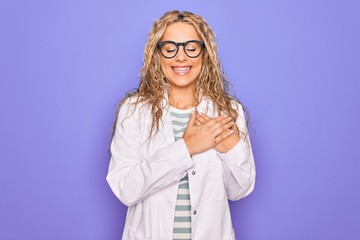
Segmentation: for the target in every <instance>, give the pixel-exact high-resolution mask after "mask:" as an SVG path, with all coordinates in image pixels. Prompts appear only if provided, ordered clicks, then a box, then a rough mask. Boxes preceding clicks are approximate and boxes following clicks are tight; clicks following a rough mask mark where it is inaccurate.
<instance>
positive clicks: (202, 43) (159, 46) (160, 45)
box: [157, 40, 205, 58]
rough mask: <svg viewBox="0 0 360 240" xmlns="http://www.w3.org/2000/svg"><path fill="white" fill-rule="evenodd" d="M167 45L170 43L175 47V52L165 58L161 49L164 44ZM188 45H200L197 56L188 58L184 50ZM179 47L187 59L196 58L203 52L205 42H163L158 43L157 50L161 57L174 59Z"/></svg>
mask: <svg viewBox="0 0 360 240" xmlns="http://www.w3.org/2000/svg"><path fill="white" fill-rule="evenodd" d="M167 43H172V44H174V45H175V46H176V52H175V54H174V56H172V57H167V56H165V55H164V53H163V52H162V51H161V47H162V46H163V45H164V44H167ZM189 43H198V44H199V45H200V47H201V49H200V52H199V54H198V55H196V56H193V57H192V56H189V55H188V54H187V52H186V50H185V47H186V45H187V44H189ZM179 46H183V50H184V53H185V54H186V56H188V57H189V58H197V57H198V56H200V54H201V53H202V51H203V49H204V47H205V42H204V41H199V40H189V41H186V42H174V41H163V42H159V43H158V44H157V48H158V49H159V51H160V53H161V55H163V57H164V58H174V57H175V56H176V54H177V53H178V52H179Z"/></svg>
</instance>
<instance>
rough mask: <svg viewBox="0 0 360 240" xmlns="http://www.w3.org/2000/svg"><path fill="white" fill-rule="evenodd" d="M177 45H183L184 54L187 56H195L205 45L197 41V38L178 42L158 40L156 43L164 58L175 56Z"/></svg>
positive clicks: (177, 49)
mask: <svg viewBox="0 0 360 240" xmlns="http://www.w3.org/2000/svg"><path fill="white" fill-rule="evenodd" d="M179 46H183V48H184V52H185V54H186V56H188V57H189V58H196V57H198V56H199V55H200V54H201V52H202V50H203V48H204V46H205V43H204V42H203V41H198V40H190V41H187V42H178V43H176V42H173V41H164V42H159V43H158V45H157V47H158V49H159V50H160V52H161V54H162V55H163V56H164V57H165V58H173V57H175V56H176V54H177V53H178V51H179Z"/></svg>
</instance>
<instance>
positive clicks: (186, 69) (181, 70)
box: [174, 67, 190, 72]
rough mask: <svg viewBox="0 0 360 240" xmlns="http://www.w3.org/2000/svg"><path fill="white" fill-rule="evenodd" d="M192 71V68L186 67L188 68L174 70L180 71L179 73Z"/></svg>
mask: <svg viewBox="0 0 360 240" xmlns="http://www.w3.org/2000/svg"><path fill="white" fill-rule="evenodd" d="M189 69H190V67H186V68H174V70H175V71H179V72H185V71H188V70H189Z"/></svg>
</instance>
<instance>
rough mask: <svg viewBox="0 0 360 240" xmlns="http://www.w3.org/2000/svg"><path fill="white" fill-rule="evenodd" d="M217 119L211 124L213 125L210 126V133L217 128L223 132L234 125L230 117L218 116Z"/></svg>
mask: <svg viewBox="0 0 360 240" xmlns="http://www.w3.org/2000/svg"><path fill="white" fill-rule="evenodd" d="M218 118H219V119H218V120H217V122H215V123H213V125H210V126H211V130H210V131H211V132H214V131H217V130H218V129H219V128H221V129H222V131H223V130H225V129H226V128H230V127H232V125H233V124H234V122H232V121H231V118H230V117H225V116H219V117H218ZM223 126H225V128H223ZM216 135H217V134H216Z"/></svg>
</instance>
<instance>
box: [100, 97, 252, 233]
mask: <svg viewBox="0 0 360 240" xmlns="http://www.w3.org/2000/svg"><path fill="white" fill-rule="evenodd" d="M131 101H133V100H131V99H130V100H127V101H126V102H125V104H123V106H122V107H121V109H120V111H119V115H118V120H117V126H116V131H115V135H114V138H113V140H112V143H111V154H112V156H111V160H110V166H109V172H108V175H107V178H106V179H107V181H108V183H109V185H110V187H111V189H112V191H113V192H114V194H115V195H116V196H117V197H118V198H119V199H120V201H121V202H122V203H123V204H125V205H127V206H128V211H127V216H126V222H125V227H124V232H123V236H122V239H123V240H171V239H172V235H173V223H174V213H175V202H176V196H177V190H178V185H179V180H180V179H181V178H182V177H184V176H185V175H186V173H188V176H189V188H190V198H191V199H190V200H191V208H192V210H191V212H192V216H191V221H192V223H191V227H192V238H191V239H192V240H234V239H235V235H234V231H233V227H232V223H231V216H230V211H229V205H228V199H230V200H238V199H240V198H243V197H245V196H247V195H248V194H249V193H251V192H252V190H253V188H254V183H255V165H254V158H253V153H252V150H251V145H250V139H249V138H248V139H246V140H245V139H243V138H242V139H241V140H240V141H239V143H237V145H235V146H234V147H233V148H232V149H231V150H229V151H228V152H227V153H218V152H216V151H215V150H214V149H210V150H208V151H205V152H203V153H201V154H196V155H194V156H192V157H191V156H190V155H189V152H188V150H187V147H186V145H185V143H184V141H183V139H180V140H178V141H176V142H175V140H174V134H173V128H172V122H171V117H170V112H169V111H168V109H167V108H166V107H165V110H164V115H163V118H162V123H161V122H160V131H159V133H157V134H156V135H154V136H153V137H152V139H151V140H150V139H148V136H149V131H150V126H151V120H152V118H151V112H150V110H149V109H148V108H147V107H146V106H145V105H142V104H138V106H137V107H136V109H135V113H134V114H132V115H130V114H129V112H131V110H130V111H129V109H131V107H130V108H129V102H131ZM238 107H239V108H238V109H239V110H238V111H239V117H238V121H237V124H238V127H239V129H241V130H242V131H247V128H246V124H245V120H244V113H243V110H242V107H241V105H240V104H238ZM198 111H206V112H207V114H208V115H209V116H210V117H215V116H217V115H218V114H217V113H216V111H215V110H214V106H213V104H212V102H211V100H209V99H206V98H203V99H202V101H201V103H200V104H199V106H198Z"/></svg>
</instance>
